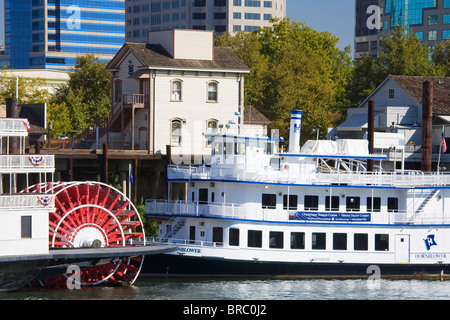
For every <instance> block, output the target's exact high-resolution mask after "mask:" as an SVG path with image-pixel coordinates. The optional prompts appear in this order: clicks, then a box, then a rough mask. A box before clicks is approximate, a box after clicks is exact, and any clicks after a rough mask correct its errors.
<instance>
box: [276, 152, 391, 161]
mask: <svg viewBox="0 0 450 320" xmlns="http://www.w3.org/2000/svg"><path fill="white" fill-rule="evenodd" d="M275 155H277V156H280V157H303V158H324V159H370V160H387V158H388V157H387V156H370V155H369V156H333V155H329V154H306V153H277V154H275Z"/></svg>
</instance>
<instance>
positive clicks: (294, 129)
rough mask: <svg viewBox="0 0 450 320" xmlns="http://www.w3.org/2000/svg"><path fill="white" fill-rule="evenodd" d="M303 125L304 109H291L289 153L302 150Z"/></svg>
mask: <svg viewBox="0 0 450 320" xmlns="http://www.w3.org/2000/svg"><path fill="white" fill-rule="evenodd" d="M301 127H302V111H301V110H292V111H291V131H290V135H289V153H299V152H300V129H301Z"/></svg>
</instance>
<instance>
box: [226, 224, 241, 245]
mask: <svg viewBox="0 0 450 320" xmlns="http://www.w3.org/2000/svg"><path fill="white" fill-rule="evenodd" d="M228 237H229V239H228V243H229V245H230V246H239V229H235V228H230V231H229V233H228Z"/></svg>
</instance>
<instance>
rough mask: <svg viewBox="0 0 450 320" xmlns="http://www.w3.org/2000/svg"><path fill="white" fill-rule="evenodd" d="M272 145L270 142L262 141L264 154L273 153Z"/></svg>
mask: <svg viewBox="0 0 450 320" xmlns="http://www.w3.org/2000/svg"><path fill="white" fill-rule="evenodd" d="M273 150H274V148H273V145H272V142H266V143H264V154H269V155H270V154H273Z"/></svg>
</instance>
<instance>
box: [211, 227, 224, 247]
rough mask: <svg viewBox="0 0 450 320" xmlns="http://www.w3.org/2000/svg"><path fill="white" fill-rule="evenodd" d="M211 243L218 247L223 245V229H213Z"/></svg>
mask: <svg viewBox="0 0 450 320" xmlns="http://www.w3.org/2000/svg"><path fill="white" fill-rule="evenodd" d="M213 242H214V243H216V244H219V245H222V244H223V228H220V227H214V228H213Z"/></svg>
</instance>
